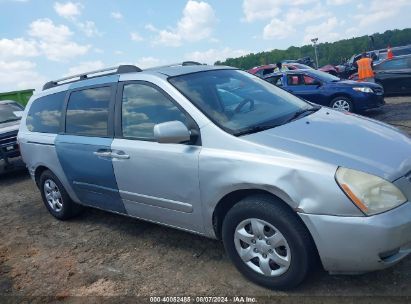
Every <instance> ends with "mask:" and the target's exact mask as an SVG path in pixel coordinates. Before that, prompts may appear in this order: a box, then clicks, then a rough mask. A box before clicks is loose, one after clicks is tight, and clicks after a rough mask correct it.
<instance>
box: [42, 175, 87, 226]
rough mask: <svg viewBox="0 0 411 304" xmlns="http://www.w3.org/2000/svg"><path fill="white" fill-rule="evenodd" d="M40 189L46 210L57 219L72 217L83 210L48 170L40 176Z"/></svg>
mask: <svg viewBox="0 0 411 304" xmlns="http://www.w3.org/2000/svg"><path fill="white" fill-rule="evenodd" d="M40 191H41V196H42V198H43V202H44V205H45V206H46V208H47V210H48V211H49V212H50V213H51V215H53V216H54V217H55V218H57V219H59V220H67V219H69V218H72V217H74V216H76V215H78V214H79V213H80V212H81V211H82V210H83V207H82V206H80V205H78V204H76V203H75V202H73V201H72V200H71V198H70V196H69V195H68V193H67V191H66V189H64V187H63V185H62V184H61V182H60V180H59V179H58V178H57V176H55V175H54V174H53V173H52V172H51V171H49V170H46V171H44V172H43V173H42V174H41V176H40Z"/></svg>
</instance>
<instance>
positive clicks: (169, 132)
mask: <svg viewBox="0 0 411 304" xmlns="http://www.w3.org/2000/svg"><path fill="white" fill-rule="evenodd" d="M154 138H155V139H156V141H157V142H158V143H160V144H180V143H184V142H189V141H190V139H191V138H190V131H189V130H188V128H187V127H186V126H185V125H184V124H183V123H182V122H181V121H177V120H174V121H167V122H163V123H160V124H156V125H155V126H154Z"/></svg>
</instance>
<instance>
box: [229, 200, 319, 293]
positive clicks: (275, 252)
mask: <svg viewBox="0 0 411 304" xmlns="http://www.w3.org/2000/svg"><path fill="white" fill-rule="evenodd" d="M256 220H257V221H259V222H260V223H262V224H263V225H265V226H263V227H264V229H263V230H261V226H260V231H263V237H262V239H259V238H258V236H257V237H253V234H254V232H253V231H252V230H253V228H252V227H253V226H254V227H257V229H255V231H257V230H258V225H256V224H255V223H256V222H255V221H256ZM247 221H251V223H250V224H245V223H247ZM268 225H271V227H270V230H268V229H267V228H269V227H268ZM272 227H273V228H274V229H275V233H273V232H274V231H273V229H272ZM250 229H251V231H250ZM247 230H248V231H247ZM237 231H240V232H241V233H240V232H237ZM244 231H245V232H247V233H244ZM250 232H251V233H250ZM278 233H280V234H278ZM240 234H242V237H241V238H243V239H246V241H247V242H248V243H246V242H244V241H242V240H241V241H239V239H238V237H237V236H238V235H240ZM249 234H251V238H248V237H250V235H249ZM256 234H258V232H257V233H256ZM244 236H245V237H244ZM273 236H276V237H274V238H273ZM222 238H223V243H224V247H225V249H226V252H227V254H228V256H229V258H230V259H231V261H232V262H233V263H234V265H235V266H236V267H237V269H238V270H239V271H240V272H241V273H242V274H243V275H244V276H245V277H246V278H248V279H249V280H251V281H252V282H254V283H256V284H259V285H262V286H264V287H267V288H270V289H282V290H286V289H291V288H294V287H296V286H298V285H299V284H300V283H301V282H303V280H304V279H305V278H306V277H307V275H308V274H309V272H310V270H311V268H313V267H314V266H316V265H317V259H316V256H317V255H316V249H315V246H314V242H313V240H312V238H311V235H310V234H309V232H308V230H307V228H306V227H305V225H304V224H303V222H302V221H301V220H300V219H299V218H298V216H297V215H296V214H295V213H294V212H293V211H292V210H291V209H289V208H288V207H287V206H285V205H283V202H281V201H279V200H276V199H274V198H272V197H270V196H265V195H259V196H252V197H248V198H245V199H243V200H242V201H240V202H238V203H237V204H236V205H234V206H233V207H232V208H231V209H230V210H229V211H228V213H227V215H226V217H225V218H224V222H223V229H222ZM281 238H283V240H282V241H281ZM267 240H268V241H270V240H271V243H273V242H275V240H277V241H279V242H278V243H277V244H276V245H275V244H271V243H269V244H270V245H271V246H268V247H267V246H266V245H267ZM284 240H285V242H284ZM253 242H255V243H253ZM247 246H248V247H247ZM277 246H278V247H277ZM239 248H241V249H239ZM239 250H240V251H242V250H244V251H242V252H244V254H243V257H244V259H245V260H246V261H247V260H248V262H245V261H243V259H242V258H241V256H240V253H239ZM255 250H257V253H256V252H255ZM251 252H252V253H251ZM278 256H281V257H282V259H280V260H278ZM251 257H253V258H251ZM250 258H251V259H250ZM273 259H275V260H276V261H280V264H283V265H280V264H277V263H276V262H274V260H273ZM287 260H288V262H284V261H287ZM260 261H262V262H263V263H262V264H261V265H263V267H261V268H260ZM287 264H288V265H287ZM264 265H265V266H267V265H268V269H267V267H264ZM284 265H285V266H284ZM262 269H264V270H265V273H266V274H264V273H263V270H262Z"/></svg>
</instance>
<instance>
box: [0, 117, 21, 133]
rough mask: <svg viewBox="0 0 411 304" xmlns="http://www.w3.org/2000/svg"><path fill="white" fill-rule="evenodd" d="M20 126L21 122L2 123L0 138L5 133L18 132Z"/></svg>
mask: <svg viewBox="0 0 411 304" xmlns="http://www.w3.org/2000/svg"><path fill="white" fill-rule="evenodd" d="M19 126H20V120H17V121H11V122H6V123H0V137H1V136H2V134H4V133H9V132H13V131H18V130H19Z"/></svg>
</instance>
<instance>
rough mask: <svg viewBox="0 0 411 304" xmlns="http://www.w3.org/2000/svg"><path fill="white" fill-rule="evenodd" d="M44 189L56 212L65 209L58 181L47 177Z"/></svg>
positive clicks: (49, 202)
mask: <svg viewBox="0 0 411 304" xmlns="http://www.w3.org/2000/svg"><path fill="white" fill-rule="evenodd" d="M43 191H44V195H45V197H46V200H47V203H48V204H49V206H50V207H51V209H53V210H54V211H55V212H60V211H61V209H63V198H62V197H61V192H60V190H59V188H58V187H57V185H56V183H55V182H54V181H53V180H51V179H47V180H46V181H45V182H44V186H43Z"/></svg>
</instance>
